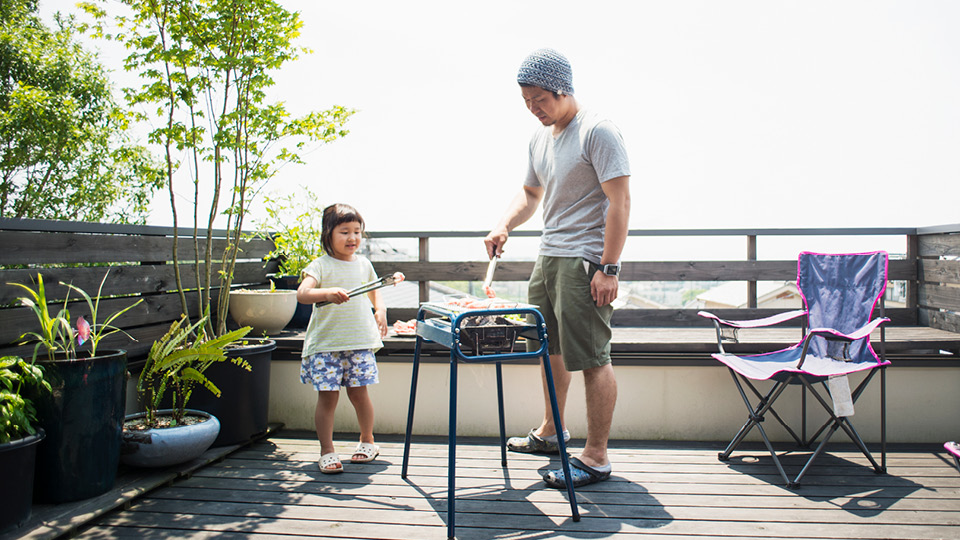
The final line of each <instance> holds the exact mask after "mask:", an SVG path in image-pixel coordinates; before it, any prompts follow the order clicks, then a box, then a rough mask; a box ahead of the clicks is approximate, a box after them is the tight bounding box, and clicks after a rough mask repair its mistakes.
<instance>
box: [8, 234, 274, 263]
mask: <svg viewBox="0 0 960 540" xmlns="http://www.w3.org/2000/svg"><path fill="white" fill-rule="evenodd" d="M205 245H206V242H205V241H201V242H200V246H201V249H203V246H205ZM226 245H227V244H226V240H214V243H213V248H214V259H215V260H219V254H221V253H222V252H223V250H224V248H225V247H226ZM3 247H4V249H3V250H0V264H7V265H16V264H25V263H27V264H34V265H36V264H68V263H100V262H134V261H137V262H139V261H168V260H172V259H171V257H172V253H173V239H172V238H169V237H161V236H129V235H101V234H82V233H40V232H20V231H13V232H11V231H6V232H4V233H3ZM272 248H273V242H270V241H267V240H260V239H254V240H251V241H249V242H244V243H243V244H242V245H241V249H242V250H243V253H242V254H241V257H243V258H245V259H261V258H262V257H263V256H264V255H265V254H267V253H269V252H270V250H271V249H272ZM195 255H196V254H195V252H194V249H193V244H192V242H185V241H183V239H181V241H180V245H179V246H178V260H181V261H191V260H195V259H194V257H195ZM201 257H202V254H201Z"/></svg>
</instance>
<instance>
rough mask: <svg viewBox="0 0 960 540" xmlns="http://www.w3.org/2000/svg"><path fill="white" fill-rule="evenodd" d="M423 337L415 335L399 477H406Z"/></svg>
mask: <svg viewBox="0 0 960 540" xmlns="http://www.w3.org/2000/svg"><path fill="white" fill-rule="evenodd" d="M422 341H423V338H421V337H420V336H417V344H416V345H415V346H414V350H413V375H411V379H410V403H409V404H408V405H407V431H406V433H405V434H404V436H403V466H402V467H401V468H400V478H404V479H405V478H406V477H407V465H408V464H409V463H410V437H411V435H412V433H413V409H414V406H415V405H416V401H417V377H418V376H419V374H420V343H421V342H422Z"/></svg>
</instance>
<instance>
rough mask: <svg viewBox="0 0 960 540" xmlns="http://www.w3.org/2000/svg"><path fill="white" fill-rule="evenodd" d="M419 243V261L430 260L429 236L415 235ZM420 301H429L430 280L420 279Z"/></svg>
mask: <svg viewBox="0 0 960 540" xmlns="http://www.w3.org/2000/svg"><path fill="white" fill-rule="evenodd" d="M417 240H418V243H419V259H418V260H419V261H420V262H428V261H430V237H429V236H419V237H417ZM419 283H420V301H421V302H429V301H430V282H429V281H427V280H422V279H421V280H420V281H419Z"/></svg>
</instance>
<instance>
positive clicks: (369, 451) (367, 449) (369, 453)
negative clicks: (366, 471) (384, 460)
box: [350, 442, 380, 463]
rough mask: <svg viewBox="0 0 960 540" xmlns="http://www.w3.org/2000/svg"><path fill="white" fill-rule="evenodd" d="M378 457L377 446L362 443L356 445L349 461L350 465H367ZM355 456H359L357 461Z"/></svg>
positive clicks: (378, 449) (378, 450)
mask: <svg viewBox="0 0 960 540" xmlns="http://www.w3.org/2000/svg"><path fill="white" fill-rule="evenodd" d="M379 455H380V447H379V446H377V445H375V444H373V443H365V442H362V443H360V444H358V445H357V449H356V450H354V451H353V457H352V458H351V459H350V463H369V462H371V461H373V460H374V459H376V457H377V456H379ZM357 456H360V458H359V459H357Z"/></svg>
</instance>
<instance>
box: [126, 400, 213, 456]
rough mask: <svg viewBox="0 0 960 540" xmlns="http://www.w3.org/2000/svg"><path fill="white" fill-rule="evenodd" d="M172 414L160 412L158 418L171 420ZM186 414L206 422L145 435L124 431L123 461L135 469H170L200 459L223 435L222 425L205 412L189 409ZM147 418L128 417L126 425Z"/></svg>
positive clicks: (169, 410) (151, 430) (135, 415)
mask: <svg viewBox="0 0 960 540" xmlns="http://www.w3.org/2000/svg"><path fill="white" fill-rule="evenodd" d="M172 412H173V410H172V409H163V410H160V411H157V415H158V416H169V415H170V414H171V413H172ZM186 413H187V415H189V416H200V417H203V418H204V419H205V420H204V421H202V422H199V423H197V424H190V425H183V426H174V427H167V428H155V429H147V430H143V431H135V430H131V429H124V430H123V442H122V443H121V444H120V461H122V462H123V463H125V464H127V465H132V466H134V467H167V466H169V465H177V464H179V463H186V462H188V461H193V460H194V459H196V458H198V457H200V456H201V455H202V454H203V453H204V452H206V451H207V449H208V448H210V445H212V444H213V441H214V440H216V438H217V435H218V434H219V433H220V422H219V421H218V420H217V417H215V416H213V415H211V414H208V413H205V412H203V411H196V410H193V409H187V410H186ZM146 415H147V413H145V412H141V413H136V414H130V415H127V417H126V419H125V420H124V424H129V423H131V422H135V421H136V420H138V419H140V418H143V417H144V416H146Z"/></svg>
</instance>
